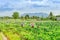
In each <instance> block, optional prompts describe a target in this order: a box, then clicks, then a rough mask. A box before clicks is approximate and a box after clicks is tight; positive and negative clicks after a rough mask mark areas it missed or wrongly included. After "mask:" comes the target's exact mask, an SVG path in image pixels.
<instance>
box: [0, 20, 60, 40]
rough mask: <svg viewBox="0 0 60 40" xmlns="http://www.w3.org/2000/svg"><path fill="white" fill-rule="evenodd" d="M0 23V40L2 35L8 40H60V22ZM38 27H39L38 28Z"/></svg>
mask: <svg viewBox="0 0 60 40" xmlns="http://www.w3.org/2000/svg"><path fill="white" fill-rule="evenodd" d="M34 23H35V25H34V28H32V27H31V26H30V22H24V27H21V22H14V21H11V22H0V40H2V35H1V33H3V34H4V35H5V37H6V38H7V39H8V40H60V22H57V21H55V22H47V21H46V22H34ZM38 26H39V27H38Z"/></svg>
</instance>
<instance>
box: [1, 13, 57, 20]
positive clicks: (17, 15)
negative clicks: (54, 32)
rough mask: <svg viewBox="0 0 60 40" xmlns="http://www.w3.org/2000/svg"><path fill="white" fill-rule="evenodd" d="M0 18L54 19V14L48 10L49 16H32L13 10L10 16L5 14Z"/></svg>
mask: <svg viewBox="0 0 60 40" xmlns="http://www.w3.org/2000/svg"><path fill="white" fill-rule="evenodd" d="M0 19H25V20H27V19H36V20H56V16H54V15H53V13H52V12H50V14H49V16H48V17H46V18H44V17H38V16H32V17H30V16H29V15H25V16H19V12H14V13H13V15H12V17H9V16H5V17H0Z"/></svg>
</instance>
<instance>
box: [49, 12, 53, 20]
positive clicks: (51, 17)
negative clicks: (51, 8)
mask: <svg viewBox="0 0 60 40" xmlns="http://www.w3.org/2000/svg"><path fill="white" fill-rule="evenodd" d="M49 19H51V20H52V19H53V13H52V12H50V14H49Z"/></svg>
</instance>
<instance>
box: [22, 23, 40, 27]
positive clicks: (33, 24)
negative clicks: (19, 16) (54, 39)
mask: <svg viewBox="0 0 60 40" xmlns="http://www.w3.org/2000/svg"><path fill="white" fill-rule="evenodd" d="M24 25H25V23H24V22H21V27H24ZM30 26H31V27H32V28H34V27H35V23H34V22H30ZM37 27H39V25H37Z"/></svg>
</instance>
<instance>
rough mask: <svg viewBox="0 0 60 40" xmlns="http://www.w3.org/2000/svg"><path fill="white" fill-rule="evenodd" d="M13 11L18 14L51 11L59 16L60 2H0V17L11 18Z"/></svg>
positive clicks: (40, 0) (6, 0) (23, 0)
mask: <svg viewBox="0 0 60 40" xmlns="http://www.w3.org/2000/svg"><path fill="white" fill-rule="evenodd" d="M14 11H18V12H20V14H22V13H26V12H28V13H29V12H45V13H49V12H50V11H52V12H53V13H54V15H59V14H60V0H0V16H5V15H8V16H11V15H12V12H14Z"/></svg>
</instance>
